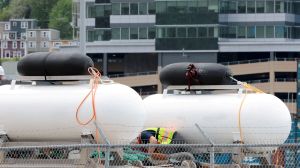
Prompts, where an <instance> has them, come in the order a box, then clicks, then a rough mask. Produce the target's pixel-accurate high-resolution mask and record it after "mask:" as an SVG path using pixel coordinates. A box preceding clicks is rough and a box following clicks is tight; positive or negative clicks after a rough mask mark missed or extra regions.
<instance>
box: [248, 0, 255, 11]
mask: <svg viewBox="0 0 300 168" xmlns="http://www.w3.org/2000/svg"><path fill="white" fill-rule="evenodd" d="M247 13H255V1H253V0H251V1H249V0H248V1H247Z"/></svg>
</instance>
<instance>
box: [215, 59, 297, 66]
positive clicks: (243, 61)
mask: <svg viewBox="0 0 300 168" xmlns="http://www.w3.org/2000/svg"><path fill="white" fill-rule="evenodd" d="M297 60H298V58H275V59H274V61H297ZM269 61H271V59H269V58H264V59H249V60H242V61H231V62H220V64H223V65H237V64H254V63H262V62H269Z"/></svg>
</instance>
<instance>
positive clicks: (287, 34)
mask: <svg viewBox="0 0 300 168" xmlns="http://www.w3.org/2000/svg"><path fill="white" fill-rule="evenodd" d="M289 30H290V27H284V38H290V31H289Z"/></svg>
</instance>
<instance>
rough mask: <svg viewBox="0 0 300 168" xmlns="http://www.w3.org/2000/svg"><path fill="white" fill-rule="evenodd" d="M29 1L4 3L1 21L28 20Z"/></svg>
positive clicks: (0, 14) (21, 0)
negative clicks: (12, 19)
mask: <svg viewBox="0 0 300 168" xmlns="http://www.w3.org/2000/svg"><path fill="white" fill-rule="evenodd" d="M27 1H28V0H11V1H5V2H4V1H3V4H2V5H3V8H2V12H1V13H0V19H1V20H9V19H11V18H26V17H29V15H28V12H30V9H29V6H28V4H27Z"/></svg>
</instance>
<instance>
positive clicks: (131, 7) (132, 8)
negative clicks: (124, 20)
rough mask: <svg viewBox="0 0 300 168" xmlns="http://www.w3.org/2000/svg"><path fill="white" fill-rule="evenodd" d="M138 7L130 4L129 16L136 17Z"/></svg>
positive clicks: (136, 4)
mask: <svg viewBox="0 0 300 168" xmlns="http://www.w3.org/2000/svg"><path fill="white" fill-rule="evenodd" d="M138 9H139V5H138V3H131V4H130V14H131V15H137V14H138Z"/></svg>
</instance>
